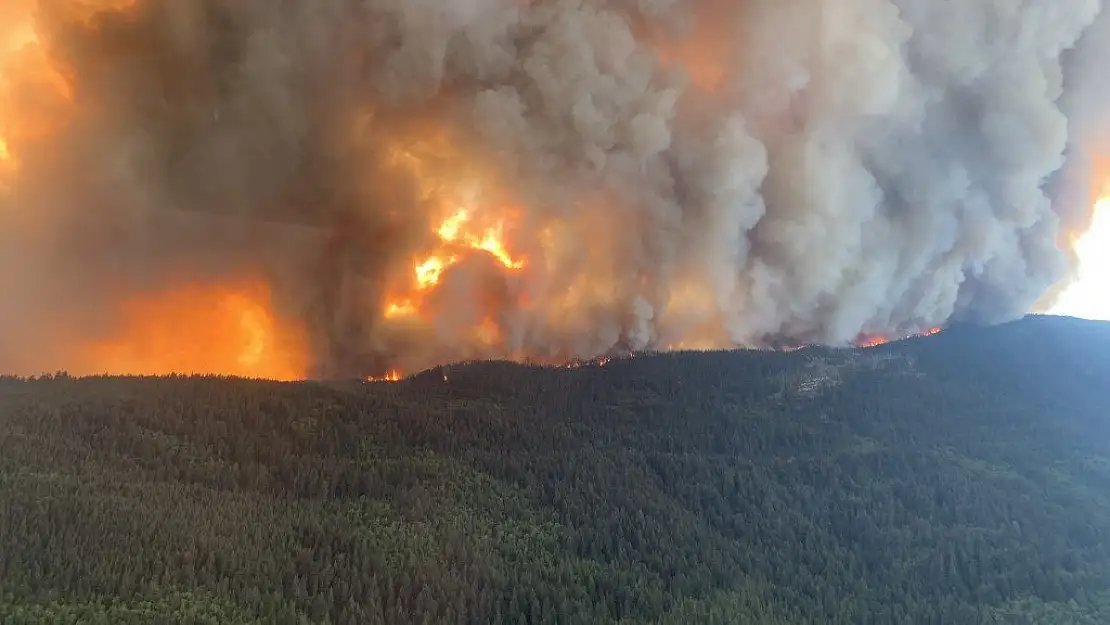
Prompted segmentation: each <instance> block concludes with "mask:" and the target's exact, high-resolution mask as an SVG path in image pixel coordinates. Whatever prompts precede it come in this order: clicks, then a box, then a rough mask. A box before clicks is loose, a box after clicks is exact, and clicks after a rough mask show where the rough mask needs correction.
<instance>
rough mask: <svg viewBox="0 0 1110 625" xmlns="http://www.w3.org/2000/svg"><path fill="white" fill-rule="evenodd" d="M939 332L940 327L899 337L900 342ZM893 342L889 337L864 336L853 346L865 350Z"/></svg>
mask: <svg viewBox="0 0 1110 625" xmlns="http://www.w3.org/2000/svg"><path fill="white" fill-rule="evenodd" d="M941 330H943V328H940V327H935V328H929V329H928V330H925V331H924V332H918V333H915V334H909V335H906V336H903V337H900V338H901V339H902V340H905V339H912V338H916V337H919V336H933V335H935V334H939V333H940V332H941ZM893 340H895V339H891V338H890V337H886V336H882V335H875V336H864V337H861V338H860V339H858V340H857V341H856V343H855V346H856V347H858V348H861V349H867V348H869V347H879V346H880V345H886V344H887V343H890V342H891V341H893Z"/></svg>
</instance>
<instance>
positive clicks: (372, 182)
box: [0, 0, 1110, 375]
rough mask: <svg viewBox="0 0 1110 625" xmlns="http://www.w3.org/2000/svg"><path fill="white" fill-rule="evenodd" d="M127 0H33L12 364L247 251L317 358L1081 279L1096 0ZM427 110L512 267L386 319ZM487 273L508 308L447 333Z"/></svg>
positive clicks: (962, 308) (409, 357) (423, 234)
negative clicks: (492, 194)
mask: <svg viewBox="0 0 1110 625" xmlns="http://www.w3.org/2000/svg"><path fill="white" fill-rule="evenodd" d="M109 4H114V5H116V6H117V7H122V6H126V5H127V4H128V3H126V2H120V1H116V2H114V3H108V2H104V1H101V2H99V3H98V2H95V1H92V0H89V1H87V2H84V3H77V4H75V3H73V2H61V1H46V0H43V1H42V2H39V3H38V6H37V12H36V19H37V28H38V30H39V33H40V38H41V39H42V40H43V41H44V42H45V43H46V44H47V46H48V48H49V50H50V53H51V55H52V56H53V57H54V58H55V59H57V60H58V65H59V67H61V68H62V73H63V74H64V75H65V77H66V79H67V81H68V82H69V84H70V85H71V90H72V93H73V102H72V106H69V105H67V104H65V103H57V104H54V105H56V106H58V107H62V108H64V109H65V110H69V111H71V112H69V113H67V114H65V115H64V118H65V120H66V121H65V123H64V124H62V125H59V126H58V127H57V128H52V131H51V132H44V133H41V134H39V135H34V136H30V137H28V138H25V139H24V140H22V141H20V142H19V145H18V146H16V147H18V148H19V154H20V159H21V172H20V175H19V177H18V184H17V185H15V187H14V188H15V191H13V192H10V193H8V194H7V195H6V196H3V195H0V198H2V199H0V214H5V213H6V214H9V215H16V216H18V217H17V218H16V221H13V222H12V223H10V224H6V229H5V230H4V231H3V232H0V288H3V289H4V291H5V295H4V299H3V301H2V302H0V368H3V369H16V370H26V369H28V368H32V369H33V368H54V367H64V366H66V362H65V358H66V347H67V344H68V342H69V341H70V340H72V339H73V337H79V336H88V335H95V334H96V333H97V332H100V331H107V330H106V328H110V327H111V325H112V323H113V313H112V311H113V304H114V302H117V301H119V299H120V298H121V297H124V296H127V295H134V294H136V293H143V292H146V291H151V290H153V289H155V288H157V287H159V286H160V285H164V284H167V283H172V282H173V281H189V280H193V281H195V280H200V279H224V278H227V279H231V278H234V277H236V276H240V275H246V274H250V275H263V276H265V277H266V278H267V280H268V281H269V282H270V283H271V284H272V286H273V287H274V289H275V293H276V296H277V298H278V304H279V305H280V307H281V308H282V310H284V311H286V312H287V313H288V314H291V315H294V316H296V317H297V318H300V319H302V320H303V321H304V322H305V323H306V324H307V326H308V328H309V331H310V333H311V340H312V346H313V350H314V353H313V357H314V360H315V364H316V368H317V371H316V373H318V374H329V375H331V374H349V373H355V372H365V371H364V369H366V368H373V367H376V366H378V365H380V364H382V363H386V362H388V363H394V364H398V365H400V366H404V367H415V366H424V365H430V364H434V363H436V362H440V361H447V360H454V359H460V358H469V357H474V356H491V357H504V356H510V355H522V354H523V355H533V356H549V357H557V358H571V357H590V356H596V355H599V354H603V353H606V352H608V351H610V350H613V349H644V348H662V347H667V346H674V345H682V344H685V345H705V344H712V345H718V346H723V345H733V344H735V345H764V344H767V343H768V342H770V341H776V340H791V341H810V342H829V343H844V342H849V341H852V340H854V339H855V338H856V337H858V336H860V335H861V334H876V333H877V334H888V335H901V334H907V333H910V332H914V331H918V330H923V329H926V328H929V327H933V326H937V325H941V324H943V323H945V322H949V321H974V322H988V323H989V322H997V321H1002V320H1007V319H1011V318H1014V317H1016V316H1018V315H1021V314H1024V313H1025V312H1027V311H1029V310H1030V309H1031V308H1032V307H1033V306H1034V305H1035V304H1036V303H1037V302H1038V300H1041V299H1042V297H1043V296H1044V295H1045V294H1046V291H1049V290H1050V289H1052V288H1053V285H1055V284H1057V283H1059V282H1060V280H1061V279H1062V278H1064V277H1066V276H1067V274H1068V272H1069V266H1070V265H1071V264H1073V263H1072V262H1071V261H1072V259H1070V258H1069V255H1068V253H1066V252H1063V251H1061V249H1060V244H1061V242H1062V241H1063V240H1064V236H1065V235H1066V234H1067V233H1069V232H1075V231H1079V230H1082V229H1083V228H1084V227H1085V226H1086V223H1087V220H1088V219H1089V210H1090V209H1089V207H1090V198H1089V197H1088V195H1087V191H1088V189H1089V182H1090V181H1089V176H1090V169H1091V167H1090V163H1089V160H1090V157H1091V155H1092V153H1093V152H1092V150H1094V151H1097V148H1098V147H1099V146H1102V145H1106V144H1107V141H1106V134H1107V130H1108V127H1107V126H1106V125H1105V122H1106V121H1107V119H1108V118H1107V116H1105V115H1103V111H1104V106H1105V105H1106V104H1107V103H1108V102H1110V93H1107V87H1106V85H1107V84H1108V83H1106V81H1104V80H1102V79H1101V77H1098V76H1096V74H1098V73H1099V71H1100V70H1101V64H1102V63H1103V62H1104V61H1103V59H1105V58H1106V54H1105V53H1106V52H1110V50H1107V48H1108V47H1110V18H1106V17H1104V14H1105V13H1104V12H1103V11H1102V9H1103V4H1102V3H1101V2H1099V1H1097V0H1051V1H1050V0H1028V1H1026V2H1013V1H1005V0H965V1H964V2H955V3H951V2H946V3H938V2H936V1H935V0H843V1H840V2H836V3H825V2H813V1H812V0H732V1H725V0H706V1H695V0H594V1H586V0H536V1H529V0H453V1H451V2H445V1H444V0H361V1H355V0H335V1H330V2H320V1H318V0H285V1H283V2H274V1H273V0H173V1H170V0H135V1H134V2H132V3H130V4H131V6H130V7H128V8H126V9H125V10H103V11H96V10H94V9H95V8H96V7H97V6H98V5H100V6H106V5H109ZM78 5H80V6H83V7H84V8H85V10H83V11H80V12H78V11H77V9H75V8H74V7H76V6H78ZM0 19H3V18H2V16H0ZM11 89H12V92H14V93H16V94H18V95H19V96H20V97H19V98H17V102H19V103H20V107H19V108H20V110H22V111H29V110H32V108H33V106H32V105H34V106H35V107H39V108H42V107H49V106H52V104H51V103H50V102H48V101H47V102H37V103H36V102H34V98H35V95H34V94H35V93H36V91H35V90H34V89H33V88H32V86H31V85H29V84H26V83H23V82H20V80H19V79H18V77H17V78H16V79H13V80H12V87H11ZM67 106H68V107H69V108H65V107H67ZM35 110H38V109H35ZM43 110H49V108H46V109H43ZM437 133H439V134H441V135H442V134H446V135H447V136H449V137H450V139H449V143H450V145H451V149H452V150H454V151H455V152H456V153H448V154H438V155H437V154H435V153H432V152H430V153H428V154H426V155H425V157H426V158H425V165H426V166H427V167H429V168H433V169H436V170H437V171H438V172H439V173H441V174H444V175H449V176H455V177H461V176H464V175H467V174H468V173H469V172H468V170H467V168H472V169H473V170H474V172H476V177H478V178H480V179H483V180H485V181H487V184H488V185H492V186H497V187H498V188H500V189H501V190H504V191H506V192H508V193H509V194H510V195H511V196H512V197H513V198H514V202H513V207H514V209H516V210H518V211H519V215H518V224H517V225H518V227H517V228H516V230H515V231H514V232H513V233H512V235H511V237H510V238H511V243H512V246H511V248H512V249H513V251H514V253H517V252H518V253H520V254H521V255H523V256H525V257H527V258H528V259H529V265H528V271H526V272H523V273H522V274H521V275H520V276H513V277H510V278H509V279H508V280H507V281H506V279H505V278H503V277H502V276H503V273H502V272H498V271H496V270H495V268H494V267H492V266H491V264H490V263H489V262H486V261H483V259H481V258H475V259H473V260H472V261H468V262H466V263H463V264H462V265H460V266H459V267H457V268H455V269H454V270H452V272H450V273H449V274H448V275H446V276H445V279H444V280H445V282H444V284H443V287H442V289H440V291H439V292H437V293H436V295H435V297H436V298H437V299H435V300H433V301H431V302H430V303H429V306H431V307H433V308H432V309H433V310H435V311H437V314H436V315H435V317H434V323H432V324H431V325H430V326H428V327H422V328H420V329H419V331H415V332H407V331H405V332H401V331H397V330H396V329H393V328H390V327H389V326H388V324H385V323H383V322H382V320H381V318H380V317H381V310H382V296H383V292H382V290H383V286H382V285H383V284H384V281H385V280H386V279H387V278H389V277H390V276H395V275H397V274H398V272H402V273H403V272H406V271H409V270H410V268H411V259H412V258H413V257H414V255H416V254H418V253H419V252H420V251H421V250H422V249H424V247H426V245H427V244H428V242H429V239H430V237H431V236H432V234H431V233H430V232H429V223H430V222H429V209H428V207H427V206H426V202H425V201H424V196H423V195H422V193H421V188H420V185H419V184H418V182H417V181H414V180H412V179H411V177H406V176H405V175H402V174H401V173H400V170H398V168H397V167H396V166H395V163H394V160H395V157H396V149H397V146H399V145H410V146H412V145H419V144H415V143H414V142H415V141H417V140H418V139H427V138H428V137H429V136H436V135H437ZM413 149H414V150H416V149H420V148H419V147H414V148H413ZM437 158H438V160H437ZM437 168H438V169H437ZM525 300H526V301H527V302H528V305H527V306H523V305H521V304H520V303H519V302H521V301H525ZM491 302H493V303H494V304H495V305H496V308H497V311H496V312H497V313H498V316H497V322H498V324H499V325H500V326H501V330H502V340H500V341H498V342H497V343H496V344H495V345H493V346H489V345H484V344H476V343H475V342H474V341H471V340H469V339H466V338H464V337H465V336H466V335H465V334H464V333H463V331H462V330H463V329H464V328H466V327H469V326H472V325H476V324H477V323H478V322H480V321H481V320H482V317H483V315H484V314H486V313H487V312H488V311H487V310H485V309H486V308H488V307H489V305H490V303H491Z"/></svg>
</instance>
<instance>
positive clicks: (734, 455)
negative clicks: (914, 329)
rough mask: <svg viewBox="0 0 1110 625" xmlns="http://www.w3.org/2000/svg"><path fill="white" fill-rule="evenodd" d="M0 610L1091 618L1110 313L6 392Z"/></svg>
mask: <svg viewBox="0 0 1110 625" xmlns="http://www.w3.org/2000/svg"><path fill="white" fill-rule="evenodd" d="M0 622H2V623H124V624H127V623H182V624H184V623H212V624H220V625H223V624H230V625H235V624H245V623H278V624H285V623H289V624H302V623H334V624H341V625H348V624H356V623H357V624H363V623H366V624H371V625H373V624H384V623H388V624H400V623H405V624H408V623H413V624H432V623H437V624H438V623H450V624H465V623H474V624H485V623H495V624H506V625H518V624H556V623H557V624H569V623H582V624H590V625H593V624H599V623H621V624H622V625H632V624H659V625H672V624H673V625H682V624H706V625H715V624H726V623H727V624H731V623H735V624H751V625H818V624H820V625H829V624H851V625H868V624H876V625H877V624H898V625H902V624H906V625H910V624H913V625H933V624H935V625H959V624H963V623H970V624H984V625H987V624H1007V625H1009V624H1014V625H1019V624H1037V625H1053V624H1057V623H1060V624H1064V623H1067V624H1080V625H1082V624H1086V623H1091V624H1105V623H1108V622H1110V324H1098V323H1093V322H1084V321H1078V320H1073V319H1065V318H1052V317H1038V318H1029V319H1026V320H1023V321H1019V322H1015V323H1011V324H1007V325H1003V326H997V327H990V328H974V327H966V328H954V329H951V330H948V331H945V332H943V333H941V334H939V335H936V336H932V337H924V338H918V339H912V340H907V341H902V342H898V343H894V344H888V345H885V346H882V347H878V348H872V349H865V350H847V349H846V350H833V349H825V348H809V349H804V350H800V351H795V352H788V353H787V352H783V353H768V352H754V351H735V352H712V353H675V354H665V355H644V356H640V357H636V358H629V359H621V360H614V361H611V362H608V363H606V364H604V366H602V365H601V364H597V363H594V364H587V365H585V366H581V367H578V368H564V369H553V368H539V367H527V366H523V365H517V364H509V363H471V364H466V365H456V366H452V367H446V368H442V369H437V370H433V371H428V372H425V373H422V374H419V375H417V376H415V377H413V378H410V379H408V380H406V381H403V382H400V383H396V384H390V383H373V384H364V383H310V382H304V383H290V384H278V383H268V382H258V381H246V380H235V379H220V378H211V377H175V378H160V379H138V378H133V379H126V378H85V379H75V378H71V377H69V376H66V375H64V374H57V375H51V376H44V377H40V378H34V379H15V378H4V379H3V380H2V381H0Z"/></svg>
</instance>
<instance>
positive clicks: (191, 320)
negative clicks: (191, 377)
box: [75, 283, 308, 380]
mask: <svg viewBox="0 0 1110 625" xmlns="http://www.w3.org/2000/svg"><path fill="white" fill-rule="evenodd" d="M120 317H121V323H120V324H119V325H120V328H121V329H120V331H119V333H118V334H117V335H115V336H112V337H110V338H108V339H104V340H99V341H95V342H92V343H90V344H89V345H87V346H85V349H84V352H85V353H84V357H83V358H82V359H81V360H82V362H84V363H86V367H85V369H86V370H85V371H79V372H75V373H113V374H134V375H165V374H170V373H196V374H213V375H216V374H219V375H234V376H240V377H249V378H264V379H272V380H297V379H303V378H304V377H305V375H306V373H307V368H308V366H307V365H308V363H307V362H306V358H305V355H304V354H305V341H304V335H303V334H302V333H301V332H300V331H299V330H298V329H297V328H295V327H293V325H292V324H288V323H283V320H282V319H280V318H279V317H278V316H277V315H276V314H275V313H274V311H273V310H272V309H271V303H270V293H269V289H268V288H267V287H265V285H263V284H261V283H248V284H245V285H242V286H239V287H238V288H229V287H226V286H204V285H189V286H185V287H178V288H175V289H173V290H171V291H169V292H166V293H162V294H158V295H155V296H152V297H148V298H139V299H134V300H130V301H126V302H124V304H123V305H122V306H121V309H120Z"/></svg>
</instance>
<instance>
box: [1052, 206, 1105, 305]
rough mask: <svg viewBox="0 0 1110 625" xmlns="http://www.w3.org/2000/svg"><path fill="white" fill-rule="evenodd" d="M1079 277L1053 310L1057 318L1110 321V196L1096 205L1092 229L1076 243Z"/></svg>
mask: <svg viewBox="0 0 1110 625" xmlns="http://www.w3.org/2000/svg"><path fill="white" fill-rule="evenodd" d="M1076 251H1077V252H1078V254H1079V259H1080V261H1079V277H1078V280H1077V281H1076V282H1075V283H1074V284H1073V285H1072V286H1070V287H1069V288H1068V290H1067V291H1065V292H1064V294H1063V295H1062V296H1061V298H1060V300H1059V301H1058V302H1057V304H1056V306H1055V307H1054V308H1053V309H1052V312H1053V313H1054V314H1058V315H1067V316H1071V317H1082V318H1085V319H1099V320H1110V195H1104V196H1103V197H1102V198H1101V199H1099V201H1098V202H1097V203H1096V204H1095V217H1094V221H1093V222H1092V224H1091V229H1090V230H1088V231H1087V233H1086V234H1085V235H1084V236H1082V237H1080V239H1079V241H1078V242H1077V243H1076Z"/></svg>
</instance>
